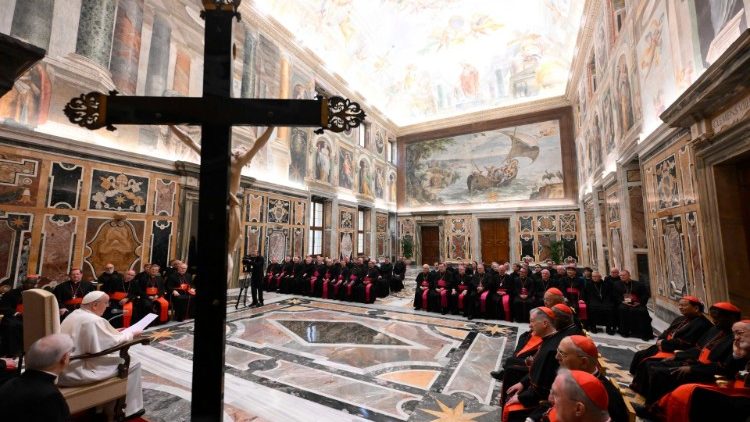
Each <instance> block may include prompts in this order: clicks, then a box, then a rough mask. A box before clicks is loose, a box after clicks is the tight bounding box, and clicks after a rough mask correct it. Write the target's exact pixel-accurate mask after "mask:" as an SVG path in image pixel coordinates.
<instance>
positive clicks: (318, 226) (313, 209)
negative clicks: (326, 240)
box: [308, 200, 323, 255]
mask: <svg viewBox="0 0 750 422" xmlns="http://www.w3.org/2000/svg"><path fill="white" fill-rule="evenodd" d="M310 205H311V206H310V244H309V248H308V253H309V254H310V255H321V254H322V253H323V201H320V200H313V201H312V203H311V204H310Z"/></svg>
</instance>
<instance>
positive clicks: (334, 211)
mask: <svg viewBox="0 0 750 422" xmlns="http://www.w3.org/2000/svg"><path fill="white" fill-rule="evenodd" d="M339 237H341V236H340V235H339V200H338V198H333V199H332V200H331V258H341V252H339Z"/></svg>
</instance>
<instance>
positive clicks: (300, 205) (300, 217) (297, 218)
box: [294, 201, 307, 226]
mask: <svg viewBox="0 0 750 422" xmlns="http://www.w3.org/2000/svg"><path fill="white" fill-rule="evenodd" d="M306 208H307V203H306V202H305V201H294V225H295V226H304V225H305V223H306V221H307V219H306V218H305V209H306Z"/></svg>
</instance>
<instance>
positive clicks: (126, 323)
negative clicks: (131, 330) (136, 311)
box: [120, 299, 133, 328]
mask: <svg viewBox="0 0 750 422" xmlns="http://www.w3.org/2000/svg"><path fill="white" fill-rule="evenodd" d="M120 300H122V299H120ZM132 319H133V302H130V301H128V303H126V304H124V305H122V326H123V327H124V328H128V327H130V321H131V320H132Z"/></svg>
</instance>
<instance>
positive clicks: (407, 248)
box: [401, 235, 414, 265]
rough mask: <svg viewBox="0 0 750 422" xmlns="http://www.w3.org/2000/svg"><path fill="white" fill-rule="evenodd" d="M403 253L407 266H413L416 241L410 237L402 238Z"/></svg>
mask: <svg viewBox="0 0 750 422" xmlns="http://www.w3.org/2000/svg"><path fill="white" fill-rule="evenodd" d="M401 253H402V255H403V256H404V260H405V261H406V264H407V265H409V264H411V258H412V257H413V256H414V241H413V240H412V238H411V236H410V235H406V236H404V237H402V238H401Z"/></svg>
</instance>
